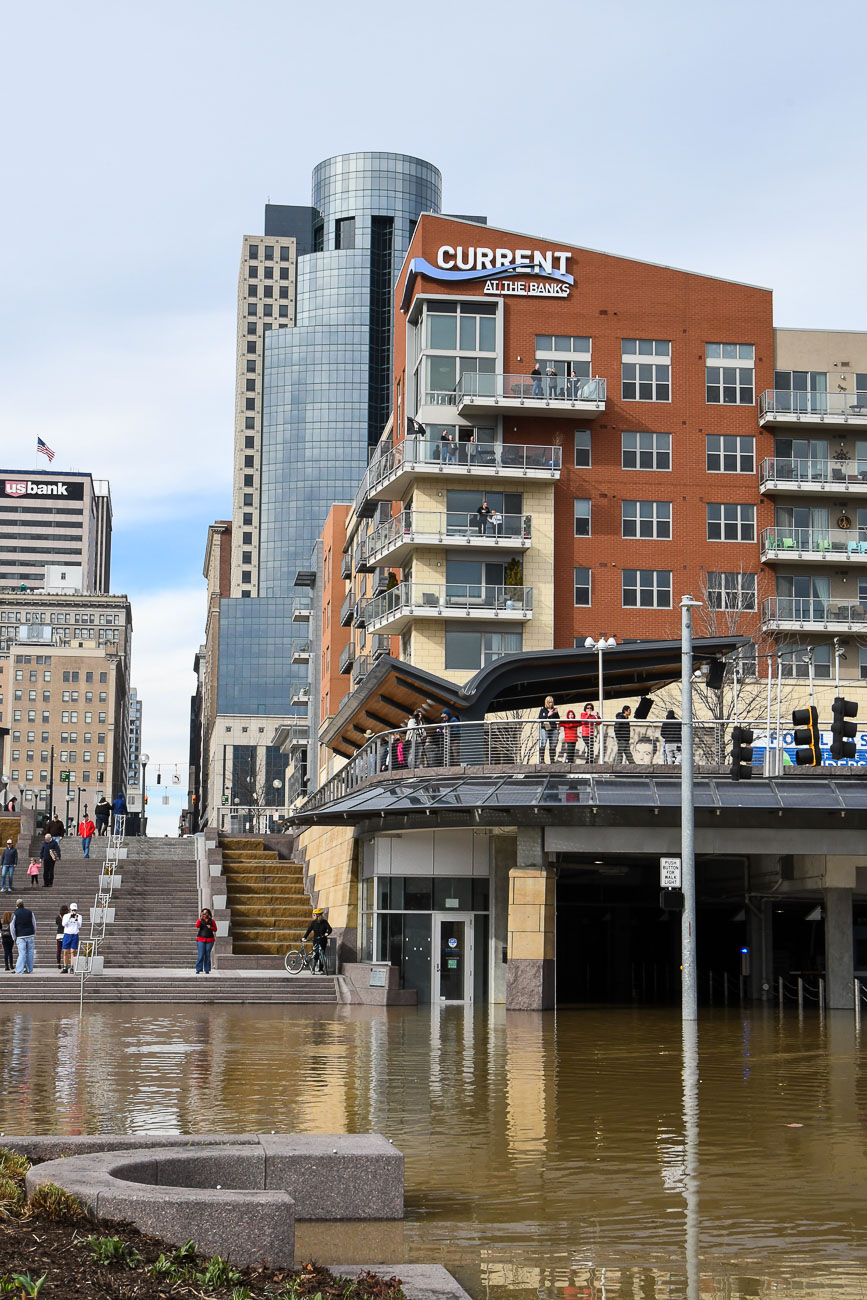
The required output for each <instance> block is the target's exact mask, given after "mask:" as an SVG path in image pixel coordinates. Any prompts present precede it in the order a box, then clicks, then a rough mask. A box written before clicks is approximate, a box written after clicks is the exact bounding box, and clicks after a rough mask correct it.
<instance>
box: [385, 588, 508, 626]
mask: <svg viewBox="0 0 867 1300" xmlns="http://www.w3.org/2000/svg"><path fill="white" fill-rule="evenodd" d="M532 617H533V588H532V587H487V586H482V585H481V584H475V583H473V584H470V585H466V584H464V583H460V582H449V583H446V584H443V585H438V584H432V583H427V582H402V583H400V585H399V586H397V587H392V589H391V591H387V592H385V594H384V595H382V596H375V597H373V598H372V599H371V600H368V601H367V602H366V603H365V606H364V624H365V627H366V628H367V630H368V632H380V633H382V632H388V633H390V634H391V635H394V634H395V633H397V632H402V631H403V629H404V628H405V627H407V626H408V625H409V623H411V622H412V620H413V619H416V618H448V619H458V618H460V619H473V618H476V619H487V620H490V619H492V618H497V619H502V620H503V621H504V622H512V623H525V622H526V621H527V619H530V618H532Z"/></svg>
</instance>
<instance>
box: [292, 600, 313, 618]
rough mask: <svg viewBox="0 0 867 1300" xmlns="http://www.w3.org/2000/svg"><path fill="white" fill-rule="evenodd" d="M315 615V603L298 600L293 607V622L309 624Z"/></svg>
mask: <svg viewBox="0 0 867 1300" xmlns="http://www.w3.org/2000/svg"><path fill="white" fill-rule="evenodd" d="M312 613H313V602H312V601H309V600H296V601H294V602H293V605H292V622H293V623H307V622H309V620H310V617H311V615H312Z"/></svg>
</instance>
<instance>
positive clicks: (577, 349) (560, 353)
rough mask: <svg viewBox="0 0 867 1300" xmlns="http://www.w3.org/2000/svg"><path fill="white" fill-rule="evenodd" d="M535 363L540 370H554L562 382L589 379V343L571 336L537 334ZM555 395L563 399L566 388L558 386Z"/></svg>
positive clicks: (587, 340)
mask: <svg viewBox="0 0 867 1300" xmlns="http://www.w3.org/2000/svg"><path fill="white" fill-rule="evenodd" d="M536 361H537V363H538V365H539V366H540V367H541V369H542V370H545V371H548V370H554V371H555V372H556V374H557V375H558V377H559V378H560V379H562V380H564V381H565V380H566V379H567V378H569V379H589V378H590V375H591V341H590V339H589V338H587V337H576V336H574V335H571V334H537V335H536ZM556 395H557V396H559V397H565V396H566V395H567V388H566V386H565V384H564V385H558V386H557V388H556Z"/></svg>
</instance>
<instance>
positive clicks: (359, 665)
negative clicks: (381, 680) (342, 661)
mask: <svg viewBox="0 0 867 1300" xmlns="http://www.w3.org/2000/svg"><path fill="white" fill-rule="evenodd" d="M372 667H373V660H372V659H371V657H370V655H359V656H358V658H357V659H356V660H355V662H354V663H353V665H352V685H353V686H358V685H359V683H361V682H363V681H364V679H365V677H366V676H367V674H368V673H369V672H370V670H371V668H372Z"/></svg>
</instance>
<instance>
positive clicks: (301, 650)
mask: <svg viewBox="0 0 867 1300" xmlns="http://www.w3.org/2000/svg"><path fill="white" fill-rule="evenodd" d="M310 654H311V648H310V642H309V641H299V642H297V643H296V644H295V645H293V646H292V653H291V655H290V659H291V661H292V663H293V664H309V662H310Z"/></svg>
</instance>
